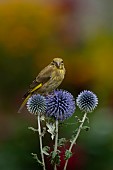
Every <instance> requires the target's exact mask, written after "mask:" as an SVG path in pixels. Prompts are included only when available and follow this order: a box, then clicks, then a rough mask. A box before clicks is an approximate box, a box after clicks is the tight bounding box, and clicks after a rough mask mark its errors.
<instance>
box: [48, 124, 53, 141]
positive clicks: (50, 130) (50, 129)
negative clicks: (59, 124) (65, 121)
mask: <svg viewBox="0 0 113 170" xmlns="http://www.w3.org/2000/svg"><path fill="white" fill-rule="evenodd" d="M46 126H47V128H48V130H47V131H48V132H49V133H50V134H51V139H52V140H53V139H54V137H55V123H53V124H52V123H46Z"/></svg>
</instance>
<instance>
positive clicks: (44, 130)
mask: <svg viewBox="0 0 113 170" xmlns="http://www.w3.org/2000/svg"><path fill="white" fill-rule="evenodd" d="M45 133H46V127H43V131H42V136H43V137H44V135H45Z"/></svg>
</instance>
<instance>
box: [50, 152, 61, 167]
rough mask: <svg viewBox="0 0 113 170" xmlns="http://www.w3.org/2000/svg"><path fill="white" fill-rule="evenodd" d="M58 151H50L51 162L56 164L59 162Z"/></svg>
mask: <svg viewBox="0 0 113 170" xmlns="http://www.w3.org/2000/svg"><path fill="white" fill-rule="evenodd" d="M59 153H60V151H59V150H58V151H57V152H54V151H52V152H51V164H56V165H59V164H60V155H59Z"/></svg>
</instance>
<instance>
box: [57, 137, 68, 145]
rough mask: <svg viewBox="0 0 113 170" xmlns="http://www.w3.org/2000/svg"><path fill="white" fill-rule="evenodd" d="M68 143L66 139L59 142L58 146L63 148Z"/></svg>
mask: <svg viewBox="0 0 113 170" xmlns="http://www.w3.org/2000/svg"><path fill="white" fill-rule="evenodd" d="M65 143H66V138H61V139H59V140H58V146H63V145H64V144H65Z"/></svg>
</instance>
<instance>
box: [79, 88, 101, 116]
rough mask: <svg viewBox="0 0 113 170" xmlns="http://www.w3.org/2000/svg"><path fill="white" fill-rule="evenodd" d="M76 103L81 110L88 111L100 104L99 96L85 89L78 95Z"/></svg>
mask: <svg viewBox="0 0 113 170" xmlns="http://www.w3.org/2000/svg"><path fill="white" fill-rule="evenodd" d="M76 103H77V106H78V107H79V109H80V110H82V111H84V112H87V113H88V112H92V111H93V110H94V109H95V107H96V106H97V105H98V98H97V96H96V95H95V94H94V93H93V92H91V91H88V90H84V91H82V92H81V93H80V94H79V95H78V97H77V99H76Z"/></svg>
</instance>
